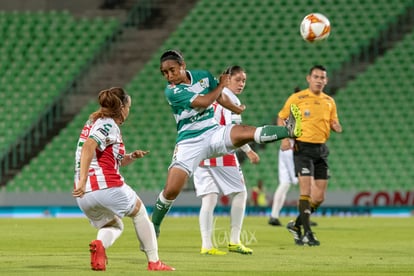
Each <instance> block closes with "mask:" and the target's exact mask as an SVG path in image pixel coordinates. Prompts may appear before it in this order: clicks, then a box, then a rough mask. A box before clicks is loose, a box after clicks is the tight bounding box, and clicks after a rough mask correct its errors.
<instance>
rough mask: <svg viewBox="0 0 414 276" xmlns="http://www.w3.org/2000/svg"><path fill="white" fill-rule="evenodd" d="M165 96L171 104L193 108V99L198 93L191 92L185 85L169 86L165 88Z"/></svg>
mask: <svg viewBox="0 0 414 276" xmlns="http://www.w3.org/2000/svg"><path fill="white" fill-rule="evenodd" d="M165 96H166V97H167V100H168V103H169V104H170V105H171V106H179V107H181V108H184V109H189V108H191V103H192V101H193V100H194V99H195V98H196V97H197V94H196V93H194V92H190V91H188V90H187V89H185V88H183V87H169V86H168V87H167V88H166V89H165Z"/></svg>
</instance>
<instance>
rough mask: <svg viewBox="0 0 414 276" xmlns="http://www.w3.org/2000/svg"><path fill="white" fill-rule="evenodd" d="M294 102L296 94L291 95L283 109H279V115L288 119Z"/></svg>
mask: <svg viewBox="0 0 414 276" xmlns="http://www.w3.org/2000/svg"><path fill="white" fill-rule="evenodd" d="M293 102H294V95H291V96H290V97H289V98H288V99H287V100H286V102H285V104H284V105H283V107H282V109H281V110H280V111H279V114H278V117H279V118H281V119H283V120H286V119H287V118H288V117H289V114H290V105H291V104H292V103H293Z"/></svg>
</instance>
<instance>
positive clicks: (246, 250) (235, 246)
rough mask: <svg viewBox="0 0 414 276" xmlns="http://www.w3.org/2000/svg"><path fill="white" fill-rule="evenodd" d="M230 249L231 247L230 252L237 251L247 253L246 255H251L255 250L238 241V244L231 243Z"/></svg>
mask: <svg viewBox="0 0 414 276" xmlns="http://www.w3.org/2000/svg"><path fill="white" fill-rule="evenodd" d="M228 249H229V251H230V252H236V253H240V254H245V255H251V254H253V250H252V249H250V248H248V247H246V246H244V245H243V244H241V243H238V244H235V243H229V245H228Z"/></svg>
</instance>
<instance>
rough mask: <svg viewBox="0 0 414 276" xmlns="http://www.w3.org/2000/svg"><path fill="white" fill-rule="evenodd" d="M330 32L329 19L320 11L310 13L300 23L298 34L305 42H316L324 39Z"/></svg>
mask: <svg viewBox="0 0 414 276" xmlns="http://www.w3.org/2000/svg"><path fill="white" fill-rule="evenodd" d="M330 32H331V24H330V23H329V19H328V18H327V17H326V16H325V15H323V14H321V13H311V14H308V15H307V16H305V18H303V20H302V23H300V34H301V35H302V38H303V39H304V40H305V41H307V42H310V43H312V42H316V41H321V40H324V39H326V38H327V37H328V36H329V34H330Z"/></svg>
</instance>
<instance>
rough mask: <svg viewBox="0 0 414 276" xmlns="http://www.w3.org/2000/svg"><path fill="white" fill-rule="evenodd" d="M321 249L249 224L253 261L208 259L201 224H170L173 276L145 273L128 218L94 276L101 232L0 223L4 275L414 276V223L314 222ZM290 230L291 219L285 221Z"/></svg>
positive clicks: (219, 236) (190, 220) (166, 228)
mask: <svg viewBox="0 0 414 276" xmlns="http://www.w3.org/2000/svg"><path fill="white" fill-rule="evenodd" d="M314 220H315V221H317V222H318V224H319V226H317V227H314V231H315V232H316V235H317V237H318V239H319V240H320V241H321V246H319V247H308V246H304V247H301V246H296V245H294V244H293V240H292V237H291V236H290V234H289V233H288V232H287V230H286V229H285V227H272V226H269V225H268V224H267V218H266V217H253V216H248V217H246V219H245V223H244V229H243V233H242V239H243V242H244V243H245V244H246V245H248V246H249V247H250V248H252V249H253V250H254V253H253V255H239V254H236V253H229V254H227V255H225V256H202V255H200V254H199V250H200V234H199V229H198V218H197V217H172V216H167V218H166V219H165V221H164V224H163V225H162V228H161V236H160V238H159V254H160V258H161V259H162V260H163V261H164V262H166V263H167V264H170V265H172V266H174V267H175V268H176V269H177V270H176V271H174V272H148V271H146V258H145V255H144V253H143V252H141V251H140V250H139V245H138V241H137V239H136V237H135V232H134V230H133V227H132V221H130V219H129V218H125V219H124V223H125V231H124V233H123V235H122V236H121V237H120V238H119V239H118V240H117V241H116V243H115V244H114V246H112V247H111V248H110V249H108V250H107V256H108V265H107V271H106V272H96V271H92V270H90V266H89V261H90V260H89V252H88V243H89V242H90V241H91V240H93V239H94V238H95V237H96V230H95V229H94V228H92V227H91V226H90V225H89V223H88V221H87V220H86V219H82V218H74V219H72V218H45V219H5V218H4V219H0V228H1V238H0V275H92V274H99V273H105V274H106V275H143V274H144V275H154V273H155V274H157V273H163V274H168V273H172V274H173V275H377V274H380V275H414V254H413V249H414V239H413V238H412V236H413V235H412V233H413V226H414V223H413V219H412V218H375V217H315V218H314ZM282 221H283V222H285V223H286V222H287V221H288V218H282ZM228 228H229V218H228V217H227V216H226V217H222V216H220V217H217V220H216V224H215V232H214V238H215V242H216V243H217V245H218V247H219V248H220V249H223V250H226V244H227V240H228V236H229V230H228Z"/></svg>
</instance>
